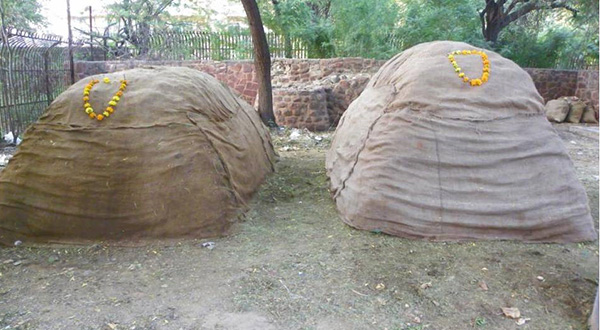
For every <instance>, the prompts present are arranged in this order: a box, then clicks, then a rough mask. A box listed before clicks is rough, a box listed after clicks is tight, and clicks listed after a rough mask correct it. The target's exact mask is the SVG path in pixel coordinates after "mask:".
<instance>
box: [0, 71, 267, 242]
mask: <svg viewBox="0 0 600 330" xmlns="http://www.w3.org/2000/svg"><path fill="white" fill-rule="evenodd" d="M104 77H108V78H110V80H111V83H108V84H107V83H103V82H102V79H103V78H104ZM123 78H124V79H126V80H127V81H128V84H127V89H126V90H125V93H124V95H123V96H122V97H121V101H120V102H119V103H118V105H117V106H116V110H115V112H114V113H113V114H112V115H111V116H110V117H109V118H106V119H104V120H103V121H97V120H94V119H90V118H89V117H88V115H87V114H86V113H85V112H84V109H83V101H82V97H83V89H84V87H85V85H86V84H87V83H88V82H89V80H90V79H99V80H100V83H98V84H96V85H95V86H94V87H93V89H92V91H91V95H90V98H91V100H90V103H91V105H92V106H93V107H94V109H97V110H96V113H101V112H102V111H103V109H104V108H105V107H106V106H107V103H108V101H110V99H111V97H112V96H113V95H114V94H115V92H116V91H117V90H118V88H119V80H120V79H123ZM274 157H275V155H274V152H273V148H272V145H271V140H270V137H269V132H268V130H267V129H266V127H265V126H264V125H263V124H262V122H261V121H260V118H259V116H258V114H257V112H256V111H255V110H254V109H253V108H252V107H251V106H250V105H248V104H247V103H245V102H244V101H242V100H241V99H240V98H239V97H237V96H235V95H234V94H233V93H232V92H231V90H230V89H229V88H227V87H225V86H223V85H222V84H221V83H220V82H219V81H217V80H216V79H215V78H213V77H211V76H209V75H207V74H204V73H201V72H199V71H197V70H192V69H187V68H147V69H135V70H129V71H122V72H116V73H110V74H106V75H98V76H92V77H89V78H86V79H84V80H81V81H79V82H77V83H75V84H74V85H73V86H71V87H70V88H69V89H68V90H67V91H65V92H64V93H62V94H61V95H60V96H58V97H57V98H56V100H55V101H54V102H53V103H52V104H51V105H50V106H49V107H48V108H47V110H46V111H45V113H44V114H43V116H42V117H41V118H40V119H39V120H38V121H37V122H36V123H35V124H33V125H32V126H31V127H30V128H29V129H28V130H27V131H26V132H25V134H24V139H23V142H22V143H21V145H20V146H19V148H18V151H17V152H16V154H15V155H14V157H13V158H12V159H11V161H10V163H9V164H8V166H7V167H6V169H4V170H3V171H2V172H0V241H1V242H3V243H9V244H12V242H14V241H15V240H21V241H23V242H26V243H36V242H58V243H85V242H91V241H99V240H102V241H120V242H136V241H141V240H143V239H146V238H148V239H155V238H179V237H196V238H198V237H211V236H218V235H224V234H226V233H227V232H228V230H229V229H230V226H231V225H232V223H233V222H235V221H236V219H237V218H238V215H239V214H240V212H242V211H243V210H244V209H245V205H246V202H247V201H248V199H249V198H250V197H251V196H252V194H253V193H254V192H255V191H256V190H257V188H258V187H259V185H260V184H261V182H262V181H263V180H264V179H265V177H266V176H267V175H268V174H270V173H271V172H272V171H273V162H274Z"/></svg>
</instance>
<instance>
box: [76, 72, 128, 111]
mask: <svg viewBox="0 0 600 330" xmlns="http://www.w3.org/2000/svg"><path fill="white" fill-rule="evenodd" d="M99 82H100V80H98V79H92V80H90V82H89V83H88V84H87V85H85V87H84V88H83V109H84V110H85V113H87V114H88V115H89V116H90V118H92V119H97V120H103V119H104V118H106V117H108V116H110V115H111V114H112V113H113V112H114V111H115V107H116V106H117V104H118V103H119V101H120V100H121V96H123V92H124V91H125V88H127V80H125V79H122V80H121V87H119V90H118V91H117V92H116V93H115V95H114V96H113V97H112V99H111V100H110V102H108V105H109V106H108V107H106V109H105V110H104V112H103V113H102V114H96V113H95V112H94V108H92V105H91V104H90V103H89V102H90V92H91V91H92V87H94V85H95V84H97V83H99ZM104 82H105V83H107V84H108V83H110V79H108V78H104Z"/></svg>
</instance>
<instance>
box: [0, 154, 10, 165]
mask: <svg viewBox="0 0 600 330" xmlns="http://www.w3.org/2000/svg"><path fill="white" fill-rule="evenodd" d="M11 158H12V155H8V154H0V167H4V166H6V164H8V160H9V159H11Z"/></svg>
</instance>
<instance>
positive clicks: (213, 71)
mask: <svg viewBox="0 0 600 330" xmlns="http://www.w3.org/2000/svg"><path fill="white" fill-rule="evenodd" d="M156 66H183V67H188V68H192V69H196V70H200V71H203V72H206V73H208V74H210V75H211V76H213V77H215V78H217V79H219V80H220V81H222V82H224V83H226V84H227V85H228V86H229V87H231V89H233V90H234V91H235V92H237V94H238V95H240V96H241V97H242V98H243V99H244V100H246V102H248V103H250V104H253V103H254V99H255V98H256V94H257V91H258V84H257V83H256V77H255V75H254V63H253V61H250V60H248V61H222V62H215V61H107V62H88V61H81V62H76V63H75V79H76V80H79V79H83V78H85V77H88V76H91V75H94V74H99V73H109V72H115V71H121V70H128V69H134V68H143V67H156Z"/></svg>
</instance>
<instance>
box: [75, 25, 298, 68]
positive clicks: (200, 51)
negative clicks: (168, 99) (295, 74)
mask: <svg viewBox="0 0 600 330" xmlns="http://www.w3.org/2000/svg"><path fill="white" fill-rule="evenodd" d="M266 37H267V42H268V44H269V51H270V53H271V57H272V58H284V57H289V58H306V57H308V47H307V46H306V45H305V44H304V42H302V41H301V40H300V39H297V38H287V39H286V38H285V37H283V36H281V35H278V34H275V33H266ZM92 40H93V45H92V47H91V48H89V46H88V47H84V48H82V49H81V50H80V51H79V53H78V57H79V58H81V59H86V60H96V61H98V60H102V61H106V60H117V59H130V58H137V59H148V60H215V61H219V60H242V59H252V58H253V56H254V53H253V46H252V36H251V35H250V33H248V32H243V31H242V32H205V31H172V32H156V33H153V34H152V35H151V36H149V37H147V38H146V39H141V40H139V41H138V44H137V45H133V44H131V43H128V42H127V41H125V40H122V39H119V37H118V36H94V37H92ZM84 42H87V43H88V45H89V41H84ZM90 49H93V50H92V51H91V50H90Z"/></svg>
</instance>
